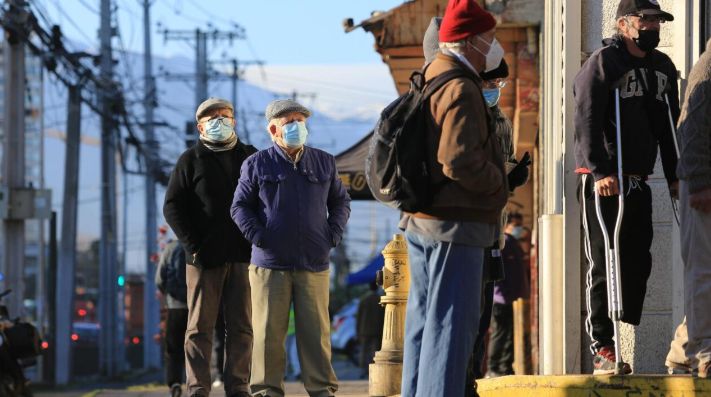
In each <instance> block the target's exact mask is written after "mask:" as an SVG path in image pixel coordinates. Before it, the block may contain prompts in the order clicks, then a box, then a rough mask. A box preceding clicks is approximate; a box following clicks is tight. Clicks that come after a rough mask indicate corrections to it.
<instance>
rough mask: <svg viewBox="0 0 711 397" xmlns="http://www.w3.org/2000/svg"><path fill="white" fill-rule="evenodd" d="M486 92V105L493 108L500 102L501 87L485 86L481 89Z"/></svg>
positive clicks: (483, 92)
mask: <svg viewBox="0 0 711 397" xmlns="http://www.w3.org/2000/svg"><path fill="white" fill-rule="evenodd" d="M481 92H482V94H484V100H485V101H486V106H488V107H490V108H493V107H494V106H496V104H497V103H499V98H500V97H501V88H484V89H483V90H481Z"/></svg>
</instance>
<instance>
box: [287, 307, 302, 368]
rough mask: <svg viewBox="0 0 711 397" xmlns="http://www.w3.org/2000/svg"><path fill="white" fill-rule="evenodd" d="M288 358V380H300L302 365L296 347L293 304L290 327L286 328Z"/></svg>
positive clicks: (290, 312) (290, 310)
mask: <svg viewBox="0 0 711 397" xmlns="http://www.w3.org/2000/svg"><path fill="white" fill-rule="evenodd" d="M286 358H287V364H288V367H289V373H287V375H286V378H287V379H289V378H290V379H293V380H298V379H299V378H301V364H299V349H298V348H297V346H296V318H295V317H294V305H293V304H292V305H291V308H289V325H288V326H287V328H286Z"/></svg>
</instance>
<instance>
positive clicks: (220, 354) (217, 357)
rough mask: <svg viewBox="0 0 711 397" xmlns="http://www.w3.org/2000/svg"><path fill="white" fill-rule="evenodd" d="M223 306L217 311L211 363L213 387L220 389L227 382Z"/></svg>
mask: <svg viewBox="0 0 711 397" xmlns="http://www.w3.org/2000/svg"><path fill="white" fill-rule="evenodd" d="M222 310H223V309H222V307H220V310H219V311H218V312H217V321H215V336H214V339H213V341H212V344H213V347H212V354H213V357H212V360H211V361H212V362H211V363H210V373H211V374H212V388H213V389H219V388H220V387H222V386H223V385H224V384H225V383H224V382H223V381H222V379H224V374H223V371H224V369H225V315H224V314H223V312H222Z"/></svg>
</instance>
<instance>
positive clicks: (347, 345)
mask: <svg viewBox="0 0 711 397" xmlns="http://www.w3.org/2000/svg"><path fill="white" fill-rule="evenodd" d="M359 302H360V299H358V298H354V299H353V300H351V301H350V302H348V303H346V304H345V305H343V307H341V309H340V310H339V311H338V312H337V313H336V314H335V315H334V316H333V321H332V322H331V349H332V350H333V351H334V352H336V353H342V354H345V355H346V356H348V358H349V359H350V360H351V361H353V363H354V364H355V365H358V361H359V357H358V356H359V354H360V343H359V342H358V335H357V324H356V322H357V321H356V318H357V316H358V303H359Z"/></svg>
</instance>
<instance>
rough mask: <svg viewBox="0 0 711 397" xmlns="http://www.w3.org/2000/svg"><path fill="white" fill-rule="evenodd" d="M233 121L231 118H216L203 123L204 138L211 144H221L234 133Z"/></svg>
mask: <svg viewBox="0 0 711 397" xmlns="http://www.w3.org/2000/svg"><path fill="white" fill-rule="evenodd" d="M233 120H234V119H232V118H231V117H216V118H214V119H210V120H207V121H205V136H206V137H207V138H208V139H209V140H211V141H213V142H223V141H226V140H228V139H230V138H231V137H232V135H234V133H235V125H234V121H233Z"/></svg>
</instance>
